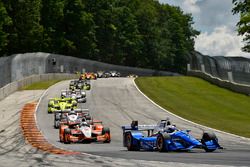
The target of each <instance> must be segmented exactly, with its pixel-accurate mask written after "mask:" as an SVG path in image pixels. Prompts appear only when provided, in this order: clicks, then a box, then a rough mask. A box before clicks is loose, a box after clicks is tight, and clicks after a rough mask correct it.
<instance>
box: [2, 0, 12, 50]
mask: <svg viewBox="0 0 250 167" xmlns="http://www.w3.org/2000/svg"><path fill="white" fill-rule="evenodd" d="M10 24H11V18H10V17H9V16H8V14H7V11H6V9H5V7H4V4H3V3H2V2H1V1H0V54H3V53H5V52H6V50H5V49H6V46H7V44H8V38H7V37H8V33H7V32H6V31H5V30H4V29H5V28H6V26H9V25H10Z"/></svg>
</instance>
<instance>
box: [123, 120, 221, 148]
mask: <svg viewBox="0 0 250 167" xmlns="http://www.w3.org/2000/svg"><path fill="white" fill-rule="evenodd" d="M122 130H123V146H124V147H127V149H128V151H139V150H140V149H143V150H148V151H153V150H158V151H160V152H168V151H189V150H191V149H193V148H201V149H204V150H205V151H206V152H213V151H215V150H216V149H222V147H221V146H220V145H219V143H218V139H217V137H216V135H215V134H214V133H211V132H203V136H202V139H200V140H199V139H196V138H194V137H193V136H191V135H190V134H189V132H190V130H179V129H177V128H176V127H175V125H171V123H170V121H169V120H168V119H166V120H161V121H160V122H159V123H158V124H157V125H138V121H132V123H131V125H130V126H122Z"/></svg>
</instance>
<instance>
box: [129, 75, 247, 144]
mask: <svg viewBox="0 0 250 167" xmlns="http://www.w3.org/2000/svg"><path fill="white" fill-rule="evenodd" d="M133 84H134V86H135V87H136V89H137V90H138V91H139V92H140V93H141V94H142V95H143V96H144V97H145V98H147V99H148V100H149V101H150V102H151V103H153V104H154V105H155V106H157V107H159V108H160V109H162V110H163V111H165V112H167V113H168V114H170V115H172V116H174V117H176V118H179V119H181V120H183V121H185V122H188V123H191V124H193V125H196V126H200V127H202V128H206V129H209V130H212V131H217V132H220V133H223V134H226V135H230V136H233V137H237V138H240V139H243V140H249V141H250V138H246V137H243V136H239V135H235V134H232V133H228V132H224V131H221V130H218V129H214V128H210V127H207V126H204V125H200V124H197V123H195V122H192V121H189V120H187V119H185V118H182V117H180V116H178V115H175V114H173V113H171V112H170V111H168V110H166V109H165V108H163V107H161V106H160V105H158V104H156V103H155V102H154V101H153V100H151V99H150V98H149V97H148V96H147V95H145V94H144V93H143V92H142V91H141V90H140V89H139V88H138V86H137V85H136V83H135V79H133Z"/></svg>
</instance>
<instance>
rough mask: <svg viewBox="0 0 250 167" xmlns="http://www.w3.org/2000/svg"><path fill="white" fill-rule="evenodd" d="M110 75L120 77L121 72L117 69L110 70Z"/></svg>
mask: <svg viewBox="0 0 250 167" xmlns="http://www.w3.org/2000/svg"><path fill="white" fill-rule="evenodd" d="M110 74H111V77H121V73H119V72H117V71H110Z"/></svg>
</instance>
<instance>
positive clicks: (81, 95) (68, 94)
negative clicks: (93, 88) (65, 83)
mask: <svg viewBox="0 0 250 167" xmlns="http://www.w3.org/2000/svg"><path fill="white" fill-rule="evenodd" d="M61 97H64V98H72V99H75V100H76V101H77V103H86V101H87V99H86V92H85V91H83V90H80V89H79V90H77V89H75V90H62V91H61Z"/></svg>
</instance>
